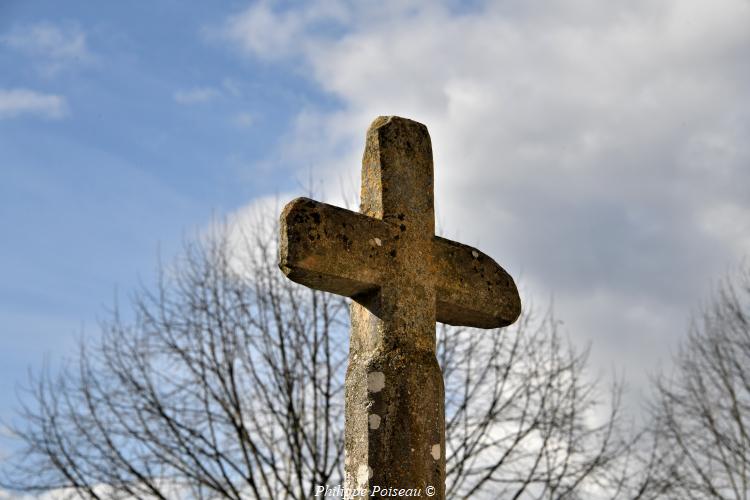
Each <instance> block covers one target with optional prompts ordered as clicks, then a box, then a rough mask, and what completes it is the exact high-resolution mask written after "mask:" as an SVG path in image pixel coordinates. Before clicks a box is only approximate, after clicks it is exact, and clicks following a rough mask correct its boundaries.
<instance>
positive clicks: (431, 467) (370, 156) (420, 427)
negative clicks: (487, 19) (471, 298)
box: [345, 117, 445, 498]
mask: <svg viewBox="0 0 750 500" xmlns="http://www.w3.org/2000/svg"><path fill="white" fill-rule="evenodd" d="M360 212H361V213H363V214H365V215H367V216H369V217H372V218H375V219H380V220H383V221H385V222H387V223H389V224H390V225H392V226H393V227H394V228H395V231H396V234H395V236H394V238H397V239H398V240H399V241H398V245H397V248H396V249H394V250H392V251H391V252H390V254H389V255H390V256H391V258H392V265H391V266H390V267H389V269H387V270H386V272H385V276H384V277H383V283H382V285H381V286H380V288H379V289H377V290H373V291H368V292H365V293H363V294H362V295H360V296H356V297H354V299H355V301H354V302H353V303H352V306H351V321H352V334H351V343H350V354H349V366H348V369H347V374H346V431H345V434H346V435H345V441H346V442H345V447H346V465H345V469H346V477H347V487H348V488H350V489H357V488H359V489H360V490H361V489H365V488H367V489H369V490H370V491H373V490H374V489H375V488H377V487H393V488H421V489H422V491H424V490H425V489H426V488H427V487H428V486H431V487H433V488H435V489H436V495H435V497H434V498H443V489H444V487H443V484H444V479H445V458H444V453H443V450H444V449H445V442H444V434H445V422H444V408H443V405H444V403H443V400H444V389H443V378H442V374H441V372H440V367H439V366H438V363H437V359H436V357H435V304H436V283H435V279H434V271H433V269H432V268H433V251H432V244H433V243H432V242H433V235H434V226H435V216H434V208H433V165H432V147H431V144H430V137H429V134H428V133H427V128H426V127H425V126H424V125H422V124H419V123H416V122H412V121H410V120H404V119H391V118H383V117H381V118H379V119H377V120H376V121H375V122H374V123H373V124H372V126H371V127H370V130H369V131H368V134H367V144H366V146H365V153H364V157H363V160H362V193H361V207H360Z"/></svg>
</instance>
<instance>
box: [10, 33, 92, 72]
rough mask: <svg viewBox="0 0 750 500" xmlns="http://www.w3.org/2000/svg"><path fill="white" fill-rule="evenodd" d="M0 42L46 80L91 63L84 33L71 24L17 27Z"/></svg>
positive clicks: (90, 54) (90, 55)
mask: <svg viewBox="0 0 750 500" xmlns="http://www.w3.org/2000/svg"><path fill="white" fill-rule="evenodd" d="M0 42H2V43H4V44H6V45H7V46H9V47H11V48H13V49H16V50H18V51H20V52H22V53H24V54H26V55H28V56H30V57H32V58H34V59H35V61H36V63H37V65H38V69H39V70H40V71H41V72H43V73H44V74H47V75H48V76H54V75H56V74H57V73H58V72H59V71H60V70H62V69H63V68H66V67H69V66H71V65H75V64H81V63H86V62H90V61H92V60H93V59H94V57H93V54H92V53H91V51H90V50H89V48H88V46H87V43H86V33H85V32H84V31H83V30H82V29H81V28H80V27H79V26H77V25H75V24H67V25H59V24H54V23H50V22H40V23H36V24H31V25H24V26H17V27H15V28H14V29H13V30H11V31H10V32H9V33H8V34H6V35H4V36H2V37H0Z"/></svg>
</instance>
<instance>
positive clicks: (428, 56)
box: [224, 0, 750, 375]
mask: <svg viewBox="0 0 750 500" xmlns="http://www.w3.org/2000/svg"><path fill="white" fill-rule="evenodd" d="M472 5H473V6H472V7H471V8H469V9H466V8H461V7H460V6H459V4H458V3H440V2H430V3H427V4H426V3H423V2H397V1H385V2H377V3H374V2H373V3H357V4H356V5H352V4H348V3H344V2H309V3H306V4H304V5H303V6H299V7H295V8H290V9H284V10H278V9H277V8H275V7H273V6H272V5H271V3H269V2H258V3H255V4H253V5H252V6H250V7H249V8H248V9H246V10H244V11H242V12H239V13H237V14H236V15H235V16H233V17H231V18H230V19H228V20H227V22H226V24H225V26H224V39H225V40H227V41H228V43H229V44H230V45H231V47H232V48H233V49H234V50H236V51H239V52H240V53H242V54H244V55H245V56H246V57H250V58H256V59H262V60H264V61H271V62H272V63H274V64H278V65H282V66H288V67H289V68H290V71H299V72H302V73H303V74H304V75H306V77H307V78H309V81H310V82H311V83H312V84H314V85H315V86H317V87H318V88H319V89H321V90H322V91H324V92H326V93H328V94H330V95H331V96H332V97H334V98H335V99H336V102H338V103H339V105H338V106H336V107H335V108H334V109H323V108H316V107H315V106H312V105H311V106H309V107H307V108H304V109H301V110H300V111H299V113H298V116H297V118H296V122H295V125H294V128H293V129H292V130H290V131H289V136H288V138H287V141H286V142H285V143H284V144H283V147H282V149H283V155H284V157H285V159H290V160H292V161H297V162H298V165H299V168H300V171H306V169H308V168H309V166H310V165H312V166H313V172H314V175H315V176H316V177H320V178H322V179H327V180H333V181H334V182H332V184H335V181H336V180H338V179H341V178H342V177H343V178H349V179H358V178H359V162H360V158H361V154H362V146H363V141H364V132H365V130H366V128H367V126H368V125H369V123H370V122H371V121H372V119H373V118H375V117H376V116H378V115H383V114H398V115H401V116H407V117H410V118H413V119H416V120H419V121H421V122H423V123H425V124H426V125H427V126H428V128H429V129H430V132H431V135H432V140H433V149H434V152H435V175H436V184H435V186H436V208H437V212H438V216H439V224H440V225H441V226H442V227H443V228H444V230H445V232H446V233H447V236H449V237H451V238H455V239H458V240H460V241H464V242H466V243H469V244H474V245H478V246H479V247H480V248H482V249H483V250H485V251H486V252H487V253H488V254H490V255H493V256H494V257H495V258H496V260H498V262H499V263H500V264H501V265H503V266H504V267H506V269H508V270H509V271H510V272H511V273H512V274H513V275H514V276H517V277H518V278H519V279H520V281H521V283H522V284H524V285H525V287H526V288H527V292H528V294H529V296H531V297H534V298H535V300H537V301H538V302H544V301H545V300H546V298H547V297H549V296H550V295H552V296H554V298H555V304H556V310H557V313H558V315H559V316H560V317H561V318H563V319H564V320H565V322H566V325H567V329H568V330H569V332H570V333H571V334H572V335H574V336H577V337H580V338H581V339H586V340H593V341H594V342H595V344H594V349H595V353H598V354H599V355H601V356H600V357H599V359H602V360H606V361H605V362H603V364H609V363H610V362H611V361H613V360H614V361H615V362H616V364H620V365H622V366H624V367H626V368H627V369H628V370H629V372H630V373H631V374H633V375H640V374H642V373H646V372H647V371H648V369H653V368H655V367H656V364H657V362H658V361H659V359H660V358H664V357H666V356H667V355H668V352H669V350H670V349H673V348H674V346H675V340H676V339H677V338H679V337H680V336H681V335H682V334H683V333H684V331H685V328H686V326H687V324H688V316H689V314H690V312H691V311H692V310H694V309H695V308H696V307H697V306H699V304H700V303H701V300H702V299H703V298H705V297H706V296H707V294H708V293H709V292H710V290H711V287H712V283H713V282H714V280H715V279H717V278H718V277H720V275H721V274H722V273H724V272H726V271H727V270H729V269H731V267H732V266H733V265H735V264H736V263H737V262H738V261H739V260H740V259H742V258H743V257H744V256H746V255H748V253H750V236H748V235H749V234H750V222H748V221H750V198H748V196H747V187H748V186H750V168H748V167H750V142H749V141H747V137H749V136H750V65H748V64H747V57H748V54H750V30H749V29H748V26H750V2H747V1H745V0H725V1H722V2H720V3H719V4H717V3H715V2H710V1H707V0H669V1H664V2H646V1H635V2H632V1H628V2H625V1H615V2H606V3H602V2H596V1H593V0H557V1H553V2H546V3H545V4H544V6H542V5H537V4H530V3H528V2H520V1H510V2H487V3H478V4H477V3H475V4H472ZM354 184H357V182H354ZM338 188H339V186H338V185H333V186H332V192H331V193H328V195H329V196H334V195H336V194H337V190H338ZM634 372H635V373H634Z"/></svg>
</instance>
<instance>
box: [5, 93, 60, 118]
mask: <svg viewBox="0 0 750 500" xmlns="http://www.w3.org/2000/svg"><path fill="white" fill-rule="evenodd" d="M67 114H68V104H67V101H66V100H65V97H62V96H59V95H54V94H42V93H40V92H35V91H33V90H28V89H0V119H4V118H16V117H18V116H21V115H35V116H39V117H42V118H47V119H60V118H63V117H65V116H66V115H67Z"/></svg>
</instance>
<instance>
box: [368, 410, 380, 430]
mask: <svg viewBox="0 0 750 500" xmlns="http://www.w3.org/2000/svg"><path fill="white" fill-rule="evenodd" d="M367 421H368V422H369V423H370V429H372V430H375V429H377V428H378V427H380V415H375V414H373V415H370V416H369V417H367Z"/></svg>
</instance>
